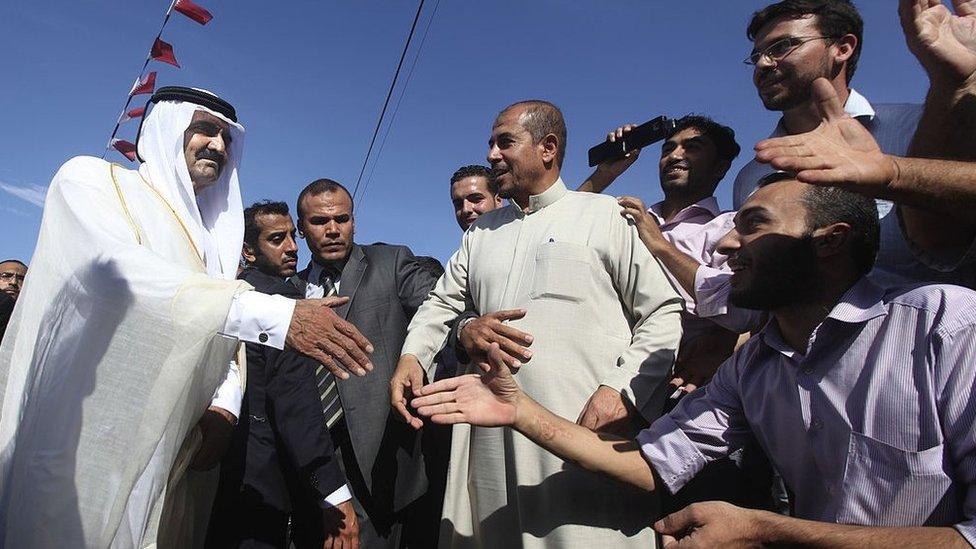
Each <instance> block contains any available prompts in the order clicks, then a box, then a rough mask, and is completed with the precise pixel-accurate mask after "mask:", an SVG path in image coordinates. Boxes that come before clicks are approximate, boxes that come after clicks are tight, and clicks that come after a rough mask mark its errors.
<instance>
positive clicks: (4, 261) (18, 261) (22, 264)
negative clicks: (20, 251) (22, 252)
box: [0, 259, 29, 269]
mask: <svg viewBox="0 0 976 549" xmlns="http://www.w3.org/2000/svg"><path fill="white" fill-rule="evenodd" d="M0 263H17V264H19V265H21V266H23V267H24V268H25V269H28V268H29V267H28V266H27V264H26V263H24V262H23V261H21V260H19V259H4V260H3V261H0Z"/></svg>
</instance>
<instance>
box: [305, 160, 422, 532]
mask: <svg viewBox="0 0 976 549" xmlns="http://www.w3.org/2000/svg"><path fill="white" fill-rule="evenodd" d="M298 225H299V229H300V233H299V234H300V235H301V236H303V237H304V238H305V242H306V243H307V244H308V248H309V251H311V253H312V262H311V263H310V264H309V267H308V268H306V269H305V270H303V271H301V272H299V273H298V275H297V277H296V278H297V279H298V284H299V285H300V286H301V288H302V289H303V291H304V293H305V296H307V297H312V296H317V297H328V296H330V295H338V296H339V297H347V298H349V301H348V303H345V304H343V305H339V306H338V307H336V309H335V311H336V313H337V314H338V315H339V316H341V317H343V318H344V319H346V320H348V321H349V322H350V323H352V324H353V325H354V326H356V327H357V328H358V329H359V331H360V332H361V333H362V334H363V335H364V336H365V337H366V338H367V339H369V341H370V342H372V344H373V347H374V351H373V354H372V356H371V359H372V364H373V371H372V372H370V373H369V375H367V376H364V377H350V378H349V379H344V380H336V379H335V378H334V377H333V376H332V375H331V374H329V372H328V370H325V369H324V368H323V369H320V370H319V371H318V372H317V382H318V389H319V393H320V395H321V398H322V408H323V414H324V416H325V419H326V422H327V423H328V425H329V426H330V427H329V428H330V431H331V433H332V439H333V442H334V444H335V446H336V448H337V452H338V453H339V454H340V455H341V464H342V465H343V468H344V471H345V474H346V479H347V482H348V483H349V486H350V488H351V489H352V494H353V503H354V505H355V508H356V513H357V515H358V517H357V520H358V522H359V533H360V540H361V545H362V547H365V548H369V549H372V548H374V547H423V548H427V547H433V546H434V545H435V540H436V532H437V524H438V520H439V516H440V509H435V508H433V507H434V506H433V505H431V504H430V499H431V498H427V497H424V496H425V493H426V492H427V487H428V482H427V477H426V474H425V468H424V458H423V452H422V450H421V439H420V435H419V434H418V433H417V432H415V431H414V430H413V429H411V428H410V427H409V426H407V425H405V424H404V423H402V422H400V421H398V420H397V419H396V418H394V417H393V416H392V414H391V413H390V408H389V406H386V405H385V403H387V402H389V382H390V378H391V377H392V375H393V372H394V370H395V369H396V364H397V359H398V358H399V354H400V348H401V346H402V345H403V340H404V338H405V337H406V333H407V325H408V324H409V323H410V320H411V318H412V317H413V314H414V313H415V312H416V310H417V308H418V307H419V306H420V304H421V303H423V301H424V300H425V299H426V298H427V294H428V293H429V292H430V290H431V289H432V288H433V287H434V284H435V282H436V281H437V276H436V275H435V274H434V273H433V272H432V271H431V270H430V269H428V268H425V266H424V265H423V264H422V263H421V262H420V261H418V260H417V258H415V257H414V255H413V253H411V251H410V249H409V248H407V247H405V246H391V245H386V244H372V245H366V246H361V245H359V244H355V243H354V241H353V233H354V227H355V221H354V218H353V204H352V198H351V196H350V194H349V192H348V191H347V190H346V189H345V188H344V187H343V186H342V185H341V184H339V183H337V182H335V181H332V180H329V179H319V180H317V181H314V182H312V183H311V184H309V185H308V186H307V187H305V189H304V190H302V192H301V194H300V195H299V197H298ZM311 519H312V520H314V519H315V517H311ZM296 520H299V518H298V517H296ZM308 531H315V529H314V528H310V529H308Z"/></svg>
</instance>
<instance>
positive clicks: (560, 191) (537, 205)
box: [512, 177, 569, 215]
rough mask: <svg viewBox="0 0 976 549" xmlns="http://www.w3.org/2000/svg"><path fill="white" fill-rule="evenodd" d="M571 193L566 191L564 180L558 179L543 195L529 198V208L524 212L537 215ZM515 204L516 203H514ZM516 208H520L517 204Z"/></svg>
mask: <svg viewBox="0 0 976 549" xmlns="http://www.w3.org/2000/svg"><path fill="white" fill-rule="evenodd" d="M568 192H569V191H568V190H567V189H566V184H565V183H563V178H562V177H559V178H556V181H554V182H553V184H552V185H549V188H548V189H546V190H544V191H542V193H541V194H536V195H532V196H530V197H529V207H528V208H526V209H525V210H522V211H523V212H524V213H525V214H526V215H528V214H531V213H535V212H537V211H539V210H541V209H542V208H545V207H546V206H551V205H553V204H555V203H556V202H557V201H558V200H559V199H560V198H562V197H564V196H566V193H568ZM512 204H515V201H514V200H513V201H512ZM515 207H516V208H519V205H518V204H515ZM519 209H520V210H521V208H519Z"/></svg>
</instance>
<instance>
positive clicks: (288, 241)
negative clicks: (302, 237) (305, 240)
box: [285, 235, 298, 253]
mask: <svg viewBox="0 0 976 549" xmlns="http://www.w3.org/2000/svg"><path fill="white" fill-rule="evenodd" d="M297 251H298V244H295V239H294V238H292V237H291V235H288V236H286V237H285V252H286V253H295V252H297Z"/></svg>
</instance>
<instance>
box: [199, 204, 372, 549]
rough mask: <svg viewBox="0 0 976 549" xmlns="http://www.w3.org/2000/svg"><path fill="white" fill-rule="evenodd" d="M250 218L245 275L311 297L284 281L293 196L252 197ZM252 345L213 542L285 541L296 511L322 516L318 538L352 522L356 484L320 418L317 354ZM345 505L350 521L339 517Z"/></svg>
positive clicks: (293, 252)
mask: <svg viewBox="0 0 976 549" xmlns="http://www.w3.org/2000/svg"><path fill="white" fill-rule="evenodd" d="M244 226H245V230H244V247H243V253H242V255H243V257H244V261H245V263H246V267H245V268H244V270H243V271H242V272H241V274H240V275H239V278H241V279H243V280H246V281H247V282H248V283H249V284H251V285H252V286H254V288H255V289H256V290H257V291H259V292H264V293H268V294H278V295H283V296H285V297H289V298H294V299H302V298H304V296H303V295H302V294H301V292H300V291H299V290H298V289H297V288H296V287H295V286H294V285H292V284H289V283H288V282H287V281H286V278H287V277H289V276H292V275H294V274H295V270H296V266H297V262H298V246H297V245H296V244H295V239H294V237H295V225H294V224H293V223H292V220H291V216H290V215H289V213H288V205H287V204H285V203H283V202H259V203H257V204H254V205H252V206H251V207H250V208H247V209H246V210H244ZM337 301H338V300H337ZM246 349H247V389H246V391H245V392H244V400H243V403H242V406H241V414H240V421H239V423H238V425H237V428H236V429H235V431H234V433H233V435H232V437H231V440H230V449H229V451H228V452H227V454H226V456H225V457H224V459H223V460H222V462H221V470H220V483H219V486H218V493H217V497H216V499H215V501H214V507H213V512H212V515H211V521H210V527H209V528H208V532H207V546H209V547H286V546H287V531H288V518H289V514H290V513H292V512H296V513H299V512H300V513H301V514H303V515H308V514H318V515H320V516H322V519H321V520H320V523H319V525H317V527H318V528H319V529H320V531H319V532H317V533H316V535H317V536H318V537H323V536H324V535H325V534H324V533H323V531H322V528H330V530H329V531H330V532H332V533H336V534H337V533H338V532H339V530H340V528H341V527H345V528H347V529H348V528H349V527H351V526H354V517H355V511H354V510H353V507H352V503H351V502H350V497H351V496H350V494H349V489H348V487H347V486H346V480H345V476H344V475H343V474H342V471H341V469H340V467H339V464H338V460H337V459H336V456H335V453H334V449H333V446H332V439H331V437H330V436H329V432H328V430H327V429H326V427H325V423H324V422H323V420H322V409H321V407H320V400H319V395H318V392H317V391H316V389H315V381H314V372H315V369H316V367H317V363H316V362H315V361H313V360H311V359H309V358H306V357H304V356H302V355H299V354H297V353H295V352H293V351H290V350H287V349H286V350H285V351H279V350H277V349H274V348H271V347H267V346H263V345H254V344H250V343H249V344H247V346H246ZM342 513H346V514H348V515H349V520H348V521H340V520H338V519H339V516H340V515H341V514H342ZM350 521H351V522H352V524H350ZM342 522H345V524H344V525H342V526H340V524H341V523H342ZM295 537H296V545H297V546H298V547H311V546H309V545H306V544H304V543H302V540H303V539H307V538H309V537H311V536H309V535H306V534H304V533H302V535H296V536H295ZM315 547H319V548H320V547H322V544H321V543H318V544H317V545H315Z"/></svg>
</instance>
